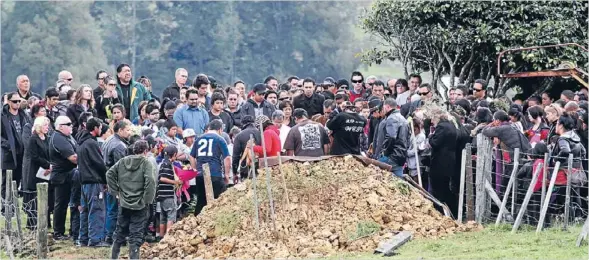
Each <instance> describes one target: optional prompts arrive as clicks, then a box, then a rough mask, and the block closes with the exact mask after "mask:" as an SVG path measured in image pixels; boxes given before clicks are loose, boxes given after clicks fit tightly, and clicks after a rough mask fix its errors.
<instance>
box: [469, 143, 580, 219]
mask: <svg viewBox="0 0 589 260" xmlns="http://www.w3.org/2000/svg"><path fill="white" fill-rule="evenodd" d="M475 148H476V147H472V148H471V149H472V150H471V151H470V152H468V151H467V152H466V154H467V155H470V154H472V156H470V157H469V158H467V160H470V163H468V162H467V163H466V166H465V167H464V168H465V170H464V174H465V175H467V176H465V178H464V182H463V183H461V185H464V187H463V189H464V191H465V192H464V195H463V196H464V197H463V208H462V209H463V210H462V214H461V217H462V218H461V219H462V220H464V221H466V220H475V219H476V218H477V217H478V218H479V222H480V223H481V224H491V223H496V221H497V218H498V215H499V212H500V206H501V205H502V202H503V200H504V195H505V192H506V190H507V188H508V184H509V180H510V179H511V177H512V173H513V170H514V168H515V167H516V169H515V175H514V180H513V181H512V182H513V183H512V185H511V187H509V188H510V189H509V191H508V192H509V195H508V197H507V200H506V202H505V207H504V214H503V216H502V218H501V222H503V223H509V224H512V225H513V224H514V223H515V221H516V219H517V216H518V214H519V212H520V210H522V206H523V204H524V199H525V198H526V194H527V193H528V189H529V188H530V185H531V183H532V181H533V168H530V169H532V173H527V174H524V172H523V171H522V168H523V167H524V165H525V164H526V163H528V164H532V163H533V161H534V158H538V156H537V155H533V154H529V153H524V152H519V160H518V162H519V163H515V162H514V158H511V157H513V152H511V153H510V151H507V150H503V149H499V148H497V147H493V148H492V150H491V151H490V155H491V158H490V159H489V158H487V161H486V162H485V161H484V160H481V159H479V158H478V157H479V156H483V155H482V151H481V148H480V147H479V148H478V149H477V150H478V151H477V150H475ZM477 152H478V154H477ZM542 158H543V157H542ZM542 158H541V159H542ZM477 159H479V160H477ZM567 159H568V158H558V157H556V156H548V161H545V162H544V163H546V164H547V165H548V167H546V169H542V170H539V174H538V175H539V176H538V178H537V180H536V182H535V183H534V185H533V186H534V192H533V193H531V196H530V199H529V201H528V203H527V205H526V207H525V214H523V215H522V220H521V223H520V224H523V225H532V226H537V225H538V223H539V222H540V220H541V219H540V218H541V214H542V206H543V204H542V202H543V200H544V199H545V200H548V207H547V209H546V215H545V218H544V221H543V225H542V226H543V228H546V227H552V226H561V225H564V223H565V222H566V223H568V224H569V225H574V224H579V223H583V222H584V220H585V219H586V218H587V215H588V213H589V212H588V210H587V207H588V202H589V200H588V198H587V195H588V187H587V182H586V181H584V182H579V183H569V185H570V197H569V198H570V200H569V203H568V207H569V208H568V216H565V209H566V206H567V196H566V189H567V183H566V178H565V183H562V179H561V178H557V182H556V183H555V184H554V187H553V188H552V192H549V191H548V189H549V185H550V182H551V178H552V175H553V173H554V170H555V167H554V162H555V161H557V160H558V161H561V162H566V161H567ZM574 159H575V160H579V159H577V158H574ZM581 160H586V159H581ZM477 163H484V164H485V167H477ZM489 163H490V165H487V164H489ZM583 163H586V162H583ZM561 165H562V163H561ZM483 168H484V169H483ZM563 170H567V167H566V166H560V167H559V169H558V170H557V174H561V175H562V174H563V173H564V172H563ZM544 173H546V174H544ZM587 173H588V172H587V170H582V173H581V174H584V175H585V176H587ZM469 174H470V175H471V176H468V175H469ZM477 174H484V176H486V178H485V182H486V183H482V182H481V180H480V178H477V177H478V176H477ZM557 177H559V176H557ZM477 180H478V181H477ZM559 181H560V182H559ZM543 187H545V188H543ZM480 191H484V193H485V194H484V196H482V198H483V200H481V194H477V192H480ZM549 193H551V194H550V196H549V197H548V194H549ZM477 200H478V201H477ZM477 202H478V203H483V204H484V207H481V208H483V209H484V211H483V212H479V213H478V214H477V213H476V211H477ZM475 216H477V217H475ZM473 218H474V219H473ZM567 218H568V219H567Z"/></svg>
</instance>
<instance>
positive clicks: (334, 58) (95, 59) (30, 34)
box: [0, 1, 363, 94]
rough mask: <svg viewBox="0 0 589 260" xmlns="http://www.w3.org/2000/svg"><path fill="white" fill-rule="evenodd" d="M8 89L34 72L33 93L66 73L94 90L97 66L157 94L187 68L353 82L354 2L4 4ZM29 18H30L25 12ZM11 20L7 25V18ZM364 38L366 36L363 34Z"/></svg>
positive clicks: (223, 76) (226, 79) (241, 76)
mask: <svg viewBox="0 0 589 260" xmlns="http://www.w3.org/2000/svg"><path fill="white" fill-rule="evenodd" d="M0 5H1V6H2V8H1V9H0V10H1V11H2V32H3V33H2V75H3V77H2V84H3V85H4V86H7V87H12V86H14V81H15V79H16V76H17V75H18V74H28V75H29V77H30V78H31V81H32V86H33V90H34V91H37V92H42V91H43V90H44V89H45V88H47V87H49V86H51V85H54V84H55V81H56V80H57V73H58V72H59V71H60V70H63V69H67V70H70V71H72V73H73V74H74V78H75V82H74V87H76V86H77V84H79V83H90V84H93V85H95V84H96V83H95V79H94V76H95V74H96V72H97V71H98V70H100V69H104V70H107V71H108V72H109V73H114V72H115V71H114V69H115V67H116V66H117V65H118V64H120V63H128V64H130V65H131V67H132V70H133V75H134V77H135V78H137V77H139V76H140V75H146V76H148V77H149V78H150V79H151V81H152V85H153V88H154V93H156V94H160V93H161V91H163V89H164V88H165V87H166V86H167V85H169V84H170V83H172V82H173V81H174V71H175V70H176V69H177V68H180V67H183V68H186V69H187V70H188V72H189V77H190V79H193V78H194V76H196V74H198V73H205V74H208V75H212V76H214V77H215V78H216V79H217V80H218V81H220V82H221V83H223V84H224V85H230V84H232V83H233V82H234V81H236V80H243V81H245V82H246V83H247V84H248V85H253V84H255V83H257V82H261V81H262V80H263V79H264V78H265V77H266V76H268V75H274V76H276V77H278V78H280V79H282V80H284V79H286V77H288V76H291V75H297V76H299V77H314V78H316V79H317V80H321V79H323V78H324V77H327V76H331V77H334V78H340V77H348V76H349V73H350V71H352V70H354V69H355V68H357V67H358V65H360V63H361V61H360V59H358V58H357V57H356V54H357V53H359V52H361V48H362V46H361V42H359V40H358V39H359V38H361V37H358V36H357V35H355V32H356V31H355V30H354V29H355V26H356V25H357V23H358V15H359V11H361V9H362V7H363V6H362V5H358V4H357V3H353V2H288V1H287V2H284V1H274V2H263V1H262V2H249V1H241V2H238V1H227V2H218V1H210V2H200V1H198V2H183V1H180V2H178V1H126V2H120V1H95V2H92V1H90V2H87V1H84V2H79V3H78V2H75V3H74V2H20V1H15V2H11V1H2V2H1V4H0ZM23 14H32V15H23ZM7 21H10V22H7ZM362 35H363V34H362Z"/></svg>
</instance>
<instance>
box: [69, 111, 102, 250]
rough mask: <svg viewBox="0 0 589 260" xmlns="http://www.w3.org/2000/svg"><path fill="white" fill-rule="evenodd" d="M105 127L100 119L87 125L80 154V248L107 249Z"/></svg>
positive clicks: (82, 133)
mask: <svg viewBox="0 0 589 260" xmlns="http://www.w3.org/2000/svg"><path fill="white" fill-rule="evenodd" d="M101 128H102V124H101V122H100V120H99V119H97V118H90V119H88V122H86V130H83V131H82V132H81V133H80V138H79V147H78V149H77V150H76V151H77V153H78V169H79V170H80V182H81V183H82V199H81V206H82V212H81V213H80V222H81V225H80V238H79V242H80V245H82V246H85V245H88V246H90V247H105V246H108V244H106V243H104V242H103V240H104V222H105V216H106V204H105V202H104V196H105V194H104V193H105V188H106V171H107V170H108V169H107V168H106V165H105V164H104V158H103V156H102V152H101V151H100V145H99V144H98V141H97V140H96V137H98V136H100V133H101V132H102V129H101Z"/></svg>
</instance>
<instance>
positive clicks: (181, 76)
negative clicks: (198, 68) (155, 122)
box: [162, 68, 188, 100]
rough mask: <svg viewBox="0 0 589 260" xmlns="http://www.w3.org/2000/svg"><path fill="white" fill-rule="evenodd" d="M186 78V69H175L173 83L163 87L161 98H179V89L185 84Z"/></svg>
mask: <svg viewBox="0 0 589 260" xmlns="http://www.w3.org/2000/svg"><path fill="white" fill-rule="evenodd" d="M187 80H188V71H187V70H186V69H183V68H179V69H177V70H176V74H175V80H174V83H172V84H171V85H169V86H168V87H167V88H166V89H164V93H163V94H162V100H164V99H166V98H168V99H169V100H180V89H181V88H183V87H184V86H185V85H186V81H187Z"/></svg>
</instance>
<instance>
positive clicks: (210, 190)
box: [202, 163, 215, 205]
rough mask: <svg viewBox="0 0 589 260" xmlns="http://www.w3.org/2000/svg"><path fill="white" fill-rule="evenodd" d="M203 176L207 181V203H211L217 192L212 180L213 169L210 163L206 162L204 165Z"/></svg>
mask: <svg viewBox="0 0 589 260" xmlns="http://www.w3.org/2000/svg"><path fill="white" fill-rule="evenodd" d="M202 171H203V173H202V176H203V178H204V182H205V194H206V198H207V204H208V205H211V203H213V201H214V200H215V193H214V192H213V182H212V181H211V169H210V168H209V164H208V163H205V164H203V165H202Z"/></svg>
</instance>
